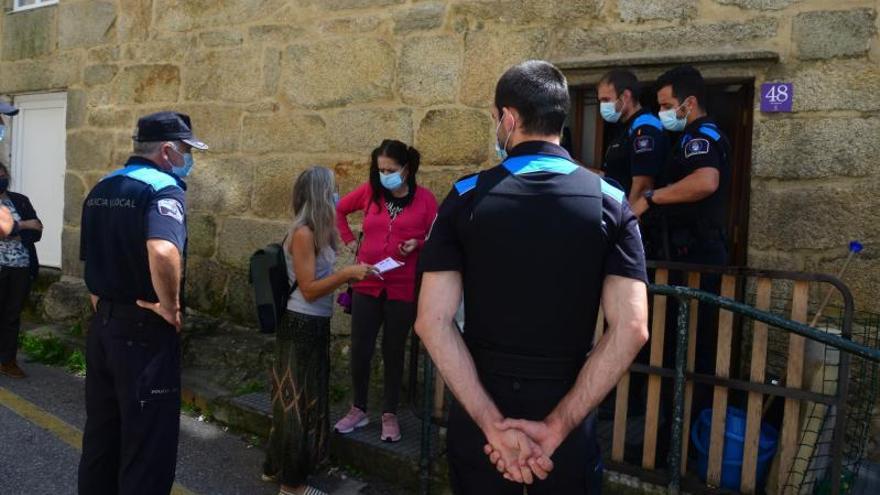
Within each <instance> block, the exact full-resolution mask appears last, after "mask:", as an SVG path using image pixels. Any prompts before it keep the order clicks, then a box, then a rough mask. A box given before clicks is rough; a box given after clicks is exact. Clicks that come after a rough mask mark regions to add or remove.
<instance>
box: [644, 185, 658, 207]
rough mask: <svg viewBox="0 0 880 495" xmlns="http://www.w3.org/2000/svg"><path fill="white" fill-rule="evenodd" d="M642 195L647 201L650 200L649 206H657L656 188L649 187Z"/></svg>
mask: <svg viewBox="0 0 880 495" xmlns="http://www.w3.org/2000/svg"><path fill="white" fill-rule="evenodd" d="M642 196H644V198H645V201H647V202H648V206H650V207H652V208H653V207H654V206H657V203H655V202H654V190H653V189H648V190H647V191H645V193H644V194H643V195H642Z"/></svg>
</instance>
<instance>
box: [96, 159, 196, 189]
mask: <svg viewBox="0 0 880 495" xmlns="http://www.w3.org/2000/svg"><path fill="white" fill-rule="evenodd" d="M118 176H125V177H128V178H130V179H134V180H136V181H138V182H142V183H144V184H147V185H149V186H150V187H152V188H153V190H154V191H161V190H162V189H165V188H166V187H177V188H179V189H182V188H181V187H180V184H178V183H177V181H176V180H175V179H174V177H172V176H170V175H168V174H166V173H163V172H160V171H158V170H156V169H155V168H153V167H150V166H147V165H129V166H128V167H125V168H122V169H119V170H117V171H115V172H113V173H112V174H110V175H108V176H106V177H104V179H109V178H111V177H118ZM104 179H102V180H104Z"/></svg>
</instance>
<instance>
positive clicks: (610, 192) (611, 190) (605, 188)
mask: <svg viewBox="0 0 880 495" xmlns="http://www.w3.org/2000/svg"><path fill="white" fill-rule="evenodd" d="M602 194H604V195H606V196H610V197H611V199H613V200H614V201H617V202H618V203H621V204H623V191H621V190H620V189H618V188H616V187H614V186H613V185H611V183H609V182H607V181H606V180H605V179H602Z"/></svg>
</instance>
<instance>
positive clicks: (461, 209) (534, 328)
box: [420, 141, 646, 495]
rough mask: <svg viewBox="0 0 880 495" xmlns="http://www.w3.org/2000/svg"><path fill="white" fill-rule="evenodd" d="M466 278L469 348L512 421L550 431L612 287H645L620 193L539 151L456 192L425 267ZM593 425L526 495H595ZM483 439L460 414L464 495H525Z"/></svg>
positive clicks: (455, 407)
mask: <svg viewBox="0 0 880 495" xmlns="http://www.w3.org/2000/svg"><path fill="white" fill-rule="evenodd" d="M420 269H421V271H422V272H436V271H458V272H460V273H461V274H462V279H463V288H464V305H465V315H466V322H465V328H464V335H463V338H464V341H465V343H466V345H467V346H468V350H469V351H470V353H471V355H472V356H473V358H474V362H475V364H476V367H477V372H478V374H479V378H480V381H481V383H482V384H483V385H484V386H485V387H486V389H487V391H488V393H489V394H490V395H491V397H492V398H493V400H494V401H495V403H496V404H497V405H498V407H499V409H500V410H501V412H502V414H503V415H504V416H506V417H513V418H525V419H530V420H542V419H544V418H545V417H546V415H547V414H549V413H550V412H551V411H552V409H553V408H554V407H555V406H556V405H557V404H558V403H559V402H560V400H561V399H562V398H563V396H564V395H565V394H566V393H568V391H569V390H570V389H571V387H572V386H573V385H574V382H575V379H576V377H577V374H578V373H579V371H580V369H581V368H582V366H583V364H584V362H585V360H586V357H587V353H588V352H589V351H590V349H591V346H592V341H593V331H594V329H595V323H596V317H597V312H598V309H599V297H600V294H601V290H602V282H603V279H604V277H605V276H607V275H619V276H623V277H629V278H634V279H638V280H642V281H644V280H645V279H646V275H645V261H644V252H643V249H642V242H641V239H640V234H639V227H638V222H637V220H636V218H635V216H634V215H633V214H632V212H631V211H630V209H629V206H628V205H627V203H626V200H625V199H624V196H623V192H622V191H620V190H619V189H617V188H615V187H612V186H610V185H609V184H608V183H606V182H605V181H604V180H602V179H601V178H600V177H599V176H598V175H596V174H594V173H592V172H589V171H588V170H586V169H584V168H583V167H580V166H578V165H577V164H576V163H575V162H573V161H572V159H571V157H570V156H569V155H568V153H567V152H566V151H565V150H564V149H563V148H561V147H559V146H557V145H555V144H551V143H547V142H543V141H535V142H526V143H522V144H520V145H518V146H516V147H515V148H514V149H513V150H511V152H510V156H509V157H508V158H507V159H506V160H505V161H504V162H503V163H502V164H501V165H499V166H497V167H494V168H492V169H489V170H487V171H484V172H481V173H480V174H478V175H473V176H470V177H466V178H464V179H462V180H460V181H459V182H457V183H456V184H455V187H454V188H453V190H452V191H451V192H450V193H449V195H448V196H447V197H446V199H445V201H444V202H443V204H442V205H441V207H440V209H439V212H438V216H437V220H436V222H435V224H434V227H433V229H432V231H431V234H430V237H429V239H428V241H427V243H426V245H425V249H424V251H423V252H422V256H421V259H420ZM595 426H596V420H595V415H591V416H590V417H588V418H587V419H586V420H585V421H584V423H583V424H582V425H581V426H580V427H579V428H576V429H575V430H574V431H573V432H572V433H571V435H569V437H568V438H567V439H566V440H565V441H564V442H563V443H562V444H561V445H560V447H559V449H558V450H557V451H556V453H555V454H554V455H553V461H554V463H555V468H554V471H553V473H551V475H550V477H549V478H548V479H547V480H545V481H536V482H535V484H534V485H532V486H531V487H530V488H529V493H533V494H544V493H548V494H549V493H553V494H558V493H566V494H578V493H589V494H596V493H599V490H600V489H601V479H602V467H601V456H600V455H599V446H598V444H597V441H596V430H595ZM485 441H486V440H485V436H484V435H483V433H482V432H481V431H480V429H479V427H478V426H477V425H476V424H475V423H474V422H473V421H472V420H471V418H470V417H469V416H468V414H467V413H466V412H465V411H464V409H463V408H462V407H461V406H460V405H459V404H457V403H453V404H452V406H451V410H450V413H449V430H448V436H447V442H448V453H449V462H450V476H451V480H452V486H453V491H454V492H455V493H457V494H483V493H492V494H508V493H509V494H517V495H519V494H521V493H522V486H521V485H518V484H516V483H512V482H509V481H506V480H504V479H503V478H502V477H501V476H500V475H499V473H498V472H497V471H496V469H495V467H494V466H493V465H492V464H491V463H490V462H489V459H488V458H487V457H486V455H485V454H484V453H483V445H484V444H485Z"/></svg>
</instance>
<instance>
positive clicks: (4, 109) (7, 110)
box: [0, 101, 18, 116]
mask: <svg viewBox="0 0 880 495" xmlns="http://www.w3.org/2000/svg"><path fill="white" fill-rule="evenodd" d="M0 113H2V114H3V115H10V116H12V115H15V114H17V113H18V109H17V108H15V107H14V106H12V105H10V104H8V103H3V102H2V101H0Z"/></svg>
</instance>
